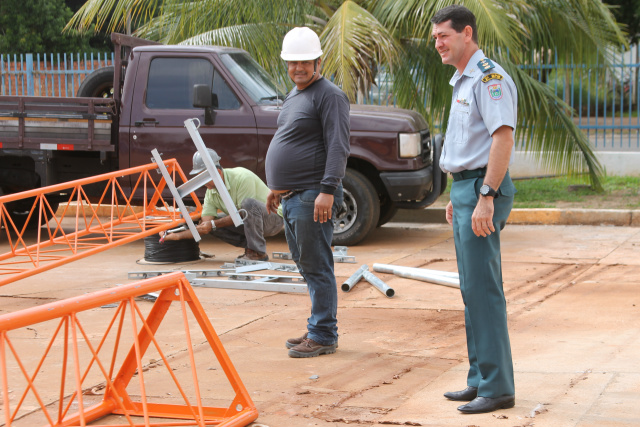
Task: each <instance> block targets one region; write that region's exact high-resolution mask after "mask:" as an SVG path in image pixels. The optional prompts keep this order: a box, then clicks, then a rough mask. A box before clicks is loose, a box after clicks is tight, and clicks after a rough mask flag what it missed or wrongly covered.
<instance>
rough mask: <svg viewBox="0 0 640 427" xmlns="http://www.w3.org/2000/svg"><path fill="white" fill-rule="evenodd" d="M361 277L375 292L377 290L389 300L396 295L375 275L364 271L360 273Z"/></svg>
mask: <svg viewBox="0 0 640 427" xmlns="http://www.w3.org/2000/svg"><path fill="white" fill-rule="evenodd" d="M362 277H364V280H366V281H367V282H369V283H371V284H372V285H373V286H374V287H375V288H376V289H377V290H379V291H380V292H382V293H383V294H385V295H386V296H388V297H389V298H391V297H392V296H394V295H395V294H396V291H394V290H393V289H392V288H390V287H389V285H387V284H386V283H384V282H383V281H382V280H380V279H379V278H377V277H376V275H375V274H373V273H372V272H370V271H368V270H367V271H364V272H363V273H362Z"/></svg>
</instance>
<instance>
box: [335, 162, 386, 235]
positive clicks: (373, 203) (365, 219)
mask: <svg viewBox="0 0 640 427" xmlns="http://www.w3.org/2000/svg"><path fill="white" fill-rule="evenodd" d="M342 186H343V187H344V205H343V208H344V212H341V213H340V214H339V215H338V217H337V218H336V220H335V226H334V228H333V244H334V245H340V246H351V245H355V244H358V243H359V242H360V241H362V239H364V238H365V237H366V236H367V235H368V234H369V232H371V230H373V229H374V228H375V226H376V224H377V223H378V218H379V217H380V201H379V200H378V194H377V193H376V189H375V188H374V187H373V185H372V184H371V183H370V182H369V180H368V179H367V178H365V177H364V175H362V174H361V173H360V172H357V171H355V170H353V169H347V171H346V174H345V176H344V179H343V180H342Z"/></svg>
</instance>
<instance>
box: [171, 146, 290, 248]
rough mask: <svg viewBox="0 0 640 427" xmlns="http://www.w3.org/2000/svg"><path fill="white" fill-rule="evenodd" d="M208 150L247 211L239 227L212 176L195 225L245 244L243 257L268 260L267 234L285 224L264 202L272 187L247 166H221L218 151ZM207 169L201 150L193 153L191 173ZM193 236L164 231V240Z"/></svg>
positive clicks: (236, 201)
mask: <svg viewBox="0 0 640 427" xmlns="http://www.w3.org/2000/svg"><path fill="white" fill-rule="evenodd" d="M207 151H208V152H209V157H211V160H212V161H213V163H214V164H215V166H216V168H217V169H218V172H220V178H222V182H224V185H225V187H226V188H227V191H228V192H229V196H231V200H232V201H233V203H234V205H235V207H236V209H238V210H240V209H244V210H245V211H246V212H247V215H246V216H245V217H244V218H243V224H242V225H240V226H239V227H236V226H235V225H234V224H233V219H232V218H231V217H230V216H229V211H228V210H227V207H226V205H225V204H224V202H223V201H222V197H221V196H220V193H219V192H218V190H217V189H216V185H215V183H214V182H213V180H212V181H209V182H208V183H206V184H205V187H207V192H206V194H205V196H204V202H203V207H202V216H201V217H200V223H199V224H198V225H197V227H196V228H197V230H198V233H200V234H209V233H210V234H211V235H213V236H216V237H217V238H219V239H220V240H222V241H224V242H226V243H229V244H231V245H233V246H236V247H240V248H245V252H244V255H241V256H240V257H238V259H240V260H254V261H268V260H269V256H268V255H267V253H266V252H267V242H266V240H265V236H274V235H276V234H278V233H279V232H280V231H281V230H282V227H283V221H282V217H281V216H280V215H278V213H277V212H273V213H269V212H267V207H266V205H265V203H266V201H267V195H268V194H269V188H267V186H266V185H265V184H264V182H262V180H261V179H260V177H259V176H258V175H256V174H254V173H253V172H251V171H250V170H248V169H245V168H230V169H223V168H222V167H221V166H220V156H218V153H216V152H215V151H214V150H212V149H210V148H209V149H207ZM205 169H206V166H205V164H204V161H203V160H202V157H201V155H200V152H198V151H196V153H195V154H194V155H193V170H192V171H191V172H190V174H191V175H197V174H199V173H201V172H204V171H205ZM191 238H193V236H192V235H191V232H190V231H189V230H186V231H181V232H178V233H172V234H165V235H164V240H167V241H169V240H181V239H191Z"/></svg>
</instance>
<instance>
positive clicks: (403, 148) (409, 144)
mask: <svg viewBox="0 0 640 427" xmlns="http://www.w3.org/2000/svg"><path fill="white" fill-rule="evenodd" d="M398 142H399V144H398V150H399V153H398V154H399V155H400V158H403V159H407V158H411V157H418V156H419V155H420V154H421V153H422V138H421V136H420V133H419V132H415V133H401V134H399V135H398Z"/></svg>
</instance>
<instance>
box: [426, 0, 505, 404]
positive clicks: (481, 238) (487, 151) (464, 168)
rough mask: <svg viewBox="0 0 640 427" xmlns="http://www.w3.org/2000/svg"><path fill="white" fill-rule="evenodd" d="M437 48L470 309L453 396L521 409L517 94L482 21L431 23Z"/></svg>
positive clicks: (444, 17) (437, 18) (463, 13)
mask: <svg viewBox="0 0 640 427" xmlns="http://www.w3.org/2000/svg"><path fill="white" fill-rule="evenodd" d="M431 22H432V23H433V31H432V35H433V38H434V40H435V47H436V49H437V50H438V52H439V53H440V56H441V57H442V62H443V63H444V64H449V65H453V66H454V67H455V68H456V70H457V71H456V72H455V74H454V75H453V77H452V78H451V81H450V84H451V85H452V86H453V98H452V106H451V113H450V116H449V123H448V126H447V132H446V136H445V145H444V148H443V151H442V156H441V157H440V168H441V169H442V170H443V171H445V172H451V174H452V175H453V184H452V186H451V201H450V202H449V204H448V205H447V208H446V218H447V221H448V222H449V224H452V226H453V233H454V242H455V248H456V258H457V263H458V272H459V274H460V291H461V293H462V299H463V301H464V304H465V327H466V334H467V350H468V355H469V365H470V367H469V372H468V375H467V388H466V389H464V390H461V391H455V392H447V393H445V397H447V398H448V399H450V400H457V401H469V403H467V404H465V405H462V406H460V407H458V410H460V411H461V412H464V413H482V412H491V411H494V410H497V409H501V408H511V407H513V406H514V405H515V386H514V378H513V362H512V360H511V345H510V343H509V332H508V329H507V311H506V302H505V297H504V290H503V288H502V266H501V256H500V231H501V230H502V228H504V226H505V224H506V221H507V217H508V216H509V213H510V212H511V207H512V206H513V196H514V194H515V188H514V186H513V183H512V182H511V178H510V177H509V172H508V167H509V164H510V163H511V161H512V159H513V146H514V133H515V126H516V116H517V91H516V87H515V84H514V83H513V80H512V79H511V77H510V76H509V75H507V73H505V71H504V69H503V68H502V67H500V66H499V65H498V64H496V63H494V62H493V61H491V60H490V59H488V58H486V57H485V55H484V53H483V52H482V50H480V49H479V48H478V36H477V29H476V20H475V16H474V15H473V13H472V12H471V11H469V10H468V9H467V8H465V7H463V6H459V5H453V6H449V7H446V8H444V9H441V10H440V11H438V12H437V13H436V14H435V15H434V16H433V18H432V19H431Z"/></svg>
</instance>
